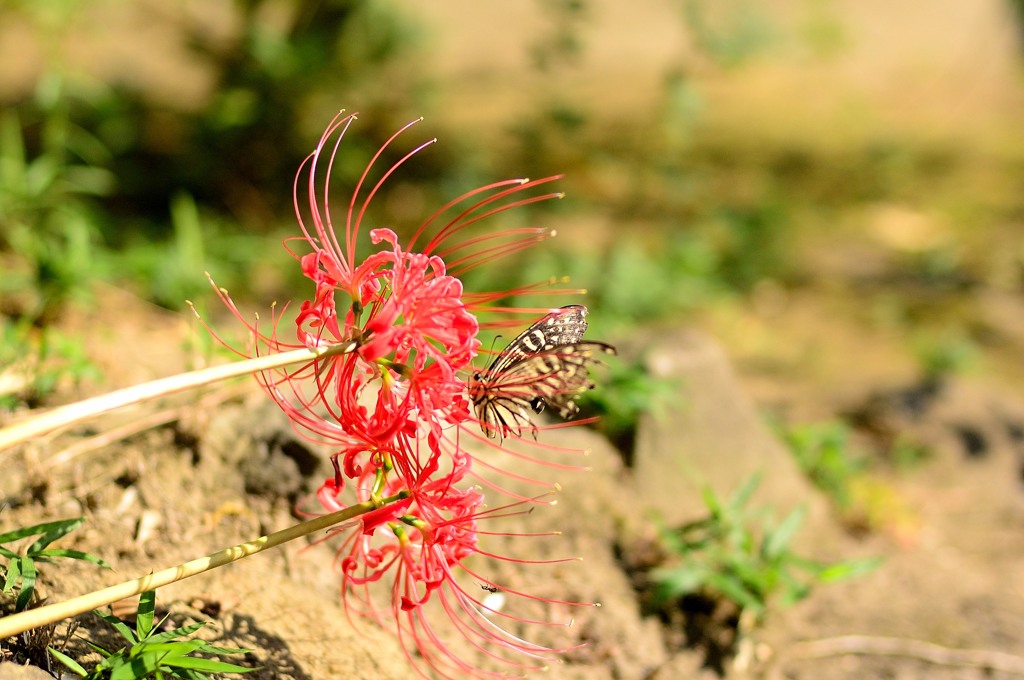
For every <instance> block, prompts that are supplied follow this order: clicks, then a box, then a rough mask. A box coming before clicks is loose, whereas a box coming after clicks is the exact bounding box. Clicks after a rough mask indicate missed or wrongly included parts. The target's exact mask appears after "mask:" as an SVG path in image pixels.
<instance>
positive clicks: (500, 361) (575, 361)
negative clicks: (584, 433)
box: [469, 305, 615, 439]
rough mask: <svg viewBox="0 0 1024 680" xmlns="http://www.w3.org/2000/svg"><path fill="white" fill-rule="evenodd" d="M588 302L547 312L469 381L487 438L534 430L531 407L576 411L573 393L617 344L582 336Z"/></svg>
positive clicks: (582, 388)
mask: <svg viewBox="0 0 1024 680" xmlns="http://www.w3.org/2000/svg"><path fill="white" fill-rule="evenodd" d="M586 315H587V308H586V307H584V306H582V305H569V306H568V307H562V308H561V309H557V310H554V311H552V312H551V313H549V314H548V315H547V316H545V317H543V318H542V319H540V320H539V321H537V322H536V323H534V324H533V325H532V326H530V327H529V328H527V329H526V330H524V331H523V332H522V333H520V334H519V335H518V336H516V337H515V339H513V340H512V342H510V343H509V345H508V347H506V348H505V349H504V350H503V351H502V352H501V353H500V354H498V356H497V358H495V360H494V361H493V362H492V363H491V365H490V366H489V367H488V368H487V370H486V371H482V372H479V373H474V374H473V377H472V378H471V379H470V381H469V396H470V399H472V401H473V406H474V409H475V410H476V415H477V418H478V420H479V421H480V427H481V428H482V429H483V431H484V434H485V435H487V436H488V437H491V438H495V437H496V438H498V439H502V438H504V437H506V436H509V435H515V436H520V435H521V434H522V431H523V429H524V428H525V429H529V430H532V431H534V432H536V426H534V424H533V421H532V420H531V419H530V413H529V412H530V411H533V412H534V413H541V412H542V411H543V410H544V408H545V407H551V409H552V410H554V411H555V412H557V413H558V415H559V416H561V417H562V418H566V419H568V418H572V417H573V416H575V415H576V414H577V413H578V412H579V407H578V406H577V405H576V401H575V400H576V398H577V397H578V396H579V395H581V394H582V393H583V392H586V391H587V390H588V389H590V388H592V387H593V386H594V385H593V383H591V382H590V378H589V368H590V366H591V365H592V364H595V363H599V362H600V359H599V358H598V357H599V356H600V355H601V354H614V353H615V348H614V347H612V346H611V345H606V344H605V343H603V342H584V341H583V333H584V331H586V329H587V322H586Z"/></svg>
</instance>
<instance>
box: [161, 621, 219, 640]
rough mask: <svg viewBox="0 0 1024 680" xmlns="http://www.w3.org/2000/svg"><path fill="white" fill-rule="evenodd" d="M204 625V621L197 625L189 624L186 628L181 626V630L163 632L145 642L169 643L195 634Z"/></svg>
mask: <svg viewBox="0 0 1024 680" xmlns="http://www.w3.org/2000/svg"><path fill="white" fill-rule="evenodd" d="M205 625H206V622H205V621H200V622H199V623H192V624H189V625H187V626H182V627H181V628H175V629H174V630H168V631H165V632H163V633H159V634H157V635H153V636H151V637H150V638H149V639H148V640H147V642H150V643H159V642H166V641H169V640H174V639H175V638H180V637H185V636H187V635H191V634H192V633H194V632H196V631H197V630H199V629H200V628H202V627H203V626H205Z"/></svg>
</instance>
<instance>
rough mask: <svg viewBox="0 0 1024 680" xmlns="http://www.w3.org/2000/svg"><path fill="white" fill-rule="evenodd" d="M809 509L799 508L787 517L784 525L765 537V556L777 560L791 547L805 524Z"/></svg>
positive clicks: (783, 522) (783, 521)
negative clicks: (791, 543)
mask: <svg viewBox="0 0 1024 680" xmlns="http://www.w3.org/2000/svg"><path fill="white" fill-rule="evenodd" d="M806 514H807V509H806V508H804V507H799V508H797V509H795V510H793V512H791V513H789V514H788V515H787V516H786V519H784V520H782V523H781V524H780V525H779V526H778V527H777V528H776V529H775V531H773V532H771V534H769V535H768V536H766V537H765V542H764V555H765V557H767V558H768V559H770V560H775V559H777V558H778V557H779V556H780V555H782V553H783V552H785V550H786V549H787V548H788V547H789V544H790V542H792V540H793V537H794V536H795V535H796V532H797V531H798V530H799V529H800V525H802V524H803V521H804V516H805V515H806Z"/></svg>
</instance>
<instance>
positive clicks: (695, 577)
mask: <svg viewBox="0 0 1024 680" xmlns="http://www.w3.org/2000/svg"><path fill="white" fill-rule="evenodd" d="M651 576H652V577H653V578H654V580H655V583H656V586H655V590H654V598H655V600H657V601H658V602H662V603H664V602H668V601H670V600H675V599H678V598H680V597H682V596H684V595H689V594H690V593H695V592H697V591H698V590H700V587H701V585H702V584H703V583H704V582H705V581H706V580H707V577H708V573H707V570H706V569H705V568H704V567H703V566H702V565H698V564H692V565H685V566H681V567H675V568H673V569H655V570H654V571H653V572H652V573H651Z"/></svg>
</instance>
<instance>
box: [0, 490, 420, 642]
mask: <svg viewBox="0 0 1024 680" xmlns="http://www.w3.org/2000/svg"><path fill="white" fill-rule="evenodd" d="M407 496H408V492H404V491H402V492H399V493H397V494H395V495H393V496H389V497H388V498H384V499H382V502H381V503H374V502H373V501H366V502H364V503H359V504H358V505H353V506H351V507H348V508H345V509H344V510H339V511H337V512H332V513H331V514H329V515H323V516H322V517H316V518H314V519H311V520H307V521H305V522H302V523H301V524H296V525H295V526H292V527H288V528H287V529H282V530H281V531H276V532H274V533H272V534H268V535H267V536H261V537H260V538H257V539H256V540H254V541H249V542H247V543H240V544H238V545H236V546H233V547H231V548H225V549H224V550H220V551H218V552H215V553H212V554H210V555H207V556H206V557H200V558H199V559H195V560H191V561H190V562H185V563H184V564H179V565H178V566H176V567H170V568H168V569H163V570H161V571H157V572H154V573H152V574H149V575H147V576H142V577H140V578H137V579H133V580H131V581H125V582H124V583H119V584H117V585H114V586H110V587H109V588H104V589H103V590H97V591H94V592H91V593H87V594H85V595H81V596H79V597H75V598H72V599H70V600H65V601H64V602H56V603H54V604H50V605H46V606H45V607H39V608H38V609H30V610H28V611H25V612H21V613H19V614H12V615H11V616H5V617H4V618H0V640H4V639H6V638H9V637H11V636H13V635H17V634H19V633H23V632H25V631H26V630H31V629H33V628H38V627H39V626H44V625H46V624H48V623H56V622H57V621H62V620H64V619H67V618H70V617H72V616H77V615H78V614H82V613H84V612H88V611H92V610H93V609H96V608H97V607H102V606H104V605H107V604H111V603H113V602H117V601H118V600H123V599H124V598H126V597H132V596H134V595H138V594H140V593H143V592H145V591H147V590H153V589H155V588H159V587H161V586H165V585H167V584H169V583H174V582H175V581H181V580H182V579H186V578H188V577H190V576H195V575H196V574H202V573H203V572H205V571H209V570H210V569H216V568H217V567H223V566H224V565H226V564H231V563H232V562H235V561H236V560H240V559H242V558H243V557H248V556H249V555H255V554H256V553H260V552H263V551H264V550H268V549H270V548H274V547H277V546H279V545H281V544H283V543H287V542H288V541H292V540H294V539H296V538H300V537H302V536H306V535H309V534H312V533H315V532H317V531H322V530H323V529H326V528H328V527H330V526H333V525H335V524H338V523H339V522H344V521H346V520H350V519H352V518H354V517H358V516H359V515H362V514H363V513H366V512H370V511H372V510H376V509H377V508H379V507H381V505H387V504H388V503H394V502H395V501H399V500H402V499H403V498H406V497H407Z"/></svg>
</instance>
